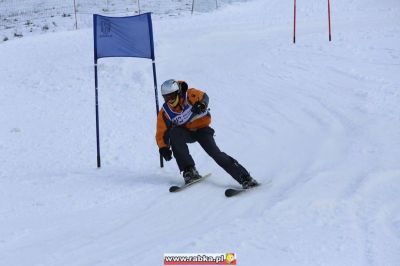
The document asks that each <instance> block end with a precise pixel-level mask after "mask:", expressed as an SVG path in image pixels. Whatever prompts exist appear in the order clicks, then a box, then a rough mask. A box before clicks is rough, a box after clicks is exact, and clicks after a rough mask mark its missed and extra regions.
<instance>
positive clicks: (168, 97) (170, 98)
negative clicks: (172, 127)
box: [163, 91, 179, 104]
mask: <svg viewBox="0 0 400 266" xmlns="http://www.w3.org/2000/svg"><path fill="white" fill-rule="evenodd" d="M163 97H164V101H166V102H168V103H171V104H172V103H174V102H175V101H178V100H179V99H178V98H179V97H178V91H174V92H171V93H168V94H165V95H163Z"/></svg>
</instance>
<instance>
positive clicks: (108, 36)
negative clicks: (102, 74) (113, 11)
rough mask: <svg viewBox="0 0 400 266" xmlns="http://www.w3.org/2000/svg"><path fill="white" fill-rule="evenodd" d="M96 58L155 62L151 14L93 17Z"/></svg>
mask: <svg viewBox="0 0 400 266" xmlns="http://www.w3.org/2000/svg"><path fill="white" fill-rule="evenodd" d="M93 31H94V57H95V60H97V59H98V58H102V57H140V58H149V59H152V60H154V44H153V28H152V22H151V13H144V14H142V15H137V16H129V17H106V16H101V15H97V14H95V15H93Z"/></svg>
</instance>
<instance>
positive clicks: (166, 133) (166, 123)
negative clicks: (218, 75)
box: [156, 79, 258, 189]
mask: <svg viewBox="0 0 400 266" xmlns="http://www.w3.org/2000/svg"><path fill="white" fill-rule="evenodd" d="M161 94H162V95H163V97H164V101H165V103H164V104H163V106H162V108H161V109H160V111H159V113H158V117H157V132H156V141H157V145H158V147H159V151H160V154H161V156H162V157H163V158H164V159H165V160H166V161H169V160H171V159H172V152H173V155H174V157H175V159H176V162H177V164H178V167H179V170H180V172H183V178H184V180H185V183H186V184H187V183H191V182H193V181H195V180H197V179H199V178H201V175H200V174H199V173H198V171H197V170H196V167H195V163H194V161H193V158H192V156H191V155H190V153H189V149H188V145H187V143H194V142H196V141H197V142H198V143H199V144H200V145H201V147H202V148H203V149H204V150H205V151H206V152H207V154H208V155H209V156H211V157H212V158H213V159H214V160H215V162H216V163H217V164H218V165H219V166H221V167H222V168H223V169H224V170H225V171H226V172H227V173H228V174H230V175H231V176H232V177H233V178H234V179H235V180H236V181H237V182H239V184H241V185H242V187H243V188H245V189H247V188H251V187H254V186H257V185H258V183H257V181H256V180H255V179H253V178H252V177H251V176H250V174H249V172H248V171H247V170H246V169H245V168H244V167H243V166H242V165H241V164H239V163H238V161H236V160H235V159H234V158H232V157H231V156H229V155H227V154H226V153H224V152H222V151H220V149H219V148H218V146H217V144H216V143H215V140H214V129H212V128H211V127H210V126H209V125H210V123H211V115H210V113H209V110H208V102H209V98H208V95H207V94H206V93H204V92H203V91H200V90H197V89H194V88H190V89H189V88H188V85H187V83H186V82H185V81H176V80H173V79H169V80H167V81H165V82H164V83H163V84H162V85H161ZM171 148H172V151H171Z"/></svg>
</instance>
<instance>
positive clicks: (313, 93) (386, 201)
mask: <svg viewBox="0 0 400 266" xmlns="http://www.w3.org/2000/svg"><path fill="white" fill-rule="evenodd" d="M399 11H400V3H399V2H398V1H395V0H383V1H372V0H369V1H361V0H353V1H348V0H347V1H345V0H337V1H334V3H332V24H333V25H332V26H333V41H332V42H328V33H327V17H326V3H325V2H324V3H321V1H316V0H313V1H308V2H307V3H298V19H299V21H298V32H297V43H296V45H293V44H292V43H291V41H292V36H291V34H292V23H293V22H292V17H291V16H292V12H293V10H292V3H289V2H285V1H279V0H271V1H268V2H267V1H261V0H259V1H253V2H249V3H245V4H244V3H242V4H237V5H233V6H231V7H228V8H225V9H224V10H219V11H218V12H213V13H211V14H203V15H199V16H193V17H183V18H170V19H168V18H162V19H155V20H154V21H153V23H154V30H155V38H156V57H157V71H158V80H159V83H161V82H162V81H163V80H166V79H168V78H177V79H185V80H187V81H188V83H189V85H191V86H193V87H197V88H199V89H203V90H205V91H207V93H208V94H209V96H210V99H211V102H210V104H211V112H212V115H213V123H212V126H213V127H214V128H215V130H216V141H217V143H218V144H219V145H220V147H221V149H222V150H224V151H226V152H227V153H228V154H230V155H232V156H233V157H235V158H237V159H238V160H239V161H240V162H241V163H242V164H243V165H245V166H246V167H247V168H248V169H249V170H250V171H251V173H252V175H253V176H254V177H256V178H257V179H258V180H259V181H261V183H267V182H268V181H272V182H271V185H264V186H262V187H260V188H259V189H258V191H254V193H248V194H245V195H243V196H240V197H237V198H232V199H226V198H225V197H224V196H223V191H224V188H226V187H228V186H234V185H236V184H235V181H234V180H233V179H232V178H230V177H229V176H228V175H227V174H226V173H224V172H223V170H221V169H219V167H218V166H217V165H216V164H215V163H214V162H213V161H212V160H211V159H210V158H208V157H207V155H206V154H205V153H204V152H203V151H202V150H201V148H200V147H199V145H197V144H192V145H191V146H190V147H191V151H192V155H193V157H194V158H195V159H196V162H197V167H198V169H199V170H200V172H202V173H206V172H212V173H213V175H212V177H210V178H209V179H208V180H207V181H205V182H204V183H202V184H199V185H196V186H195V187H193V188H191V189H190V190H187V191H184V192H182V193H177V194H170V193H169V192H168V187H169V186H170V185H171V184H175V183H178V182H181V181H182V180H181V178H180V177H179V174H178V170H177V167H176V165H175V163H174V162H169V163H167V164H166V167H165V168H163V169H161V168H159V166H158V150H157V147H156V144H155V140H154V134H155V118H156V114H155V105H154V92H153V90H152V88H153V85H152V82H153V81H152V74H151V71H152V70H151V63H150V62H149V61H146V60H140V59H131V58H128V59H127V58H112V59H101V60H100V64H99V93H100V95H99V97H100V128H101V145H102V146H101V149H102V159H103V167H102V168H101V169H96V168H95V166H96V161H95V159H96V143H95V113H94V73H93V44H92V43H93V40H92V31H91V29H84V30H79V31H74V32H58V33H52V34H46V35H37V36H31V37H27V38H22V39H19V40H13V41H9V42H4V43H1V45H0V58H1V61H0V81H1V83H0V87H1V93H0V102H1V113H0V125H1V127H0V129H1V130H0V151H1V152H0V165H1V168H0V265H161V264H162V259H163V254H164V253H173V252H191V253H197V252H212V253H215V252H236V253H237V256H238V265H246V266H248V265H249V266H252V265H398V264H399V262H400V252H399V250H400V201H399V192H400V159H399V158H400V116H399V115H400V107H399V104H398V103H399V102H400V77H399V70H400V47H399V46H398V44H399V42H400V23H399V22H400V17H399V16H398V14H399ZM160 100H161V98H160Z"/></svg>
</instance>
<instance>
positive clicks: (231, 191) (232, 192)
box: [225, 188, 244, 198]
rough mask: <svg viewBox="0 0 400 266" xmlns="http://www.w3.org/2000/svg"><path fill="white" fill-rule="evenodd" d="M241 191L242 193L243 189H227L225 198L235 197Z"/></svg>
mask: <svg viewBox="0 0 400 266" xmlns="http://www.w3.org/2000/svg"><path fill="white" fill-rule="evenodd" d="M243 191H244V190H243V189H233V188H228V189H227V190H225V196H226V197H228V198H230V197H232V196H235V195H237V194H239V193H240V192H243Z"/></svg>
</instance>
